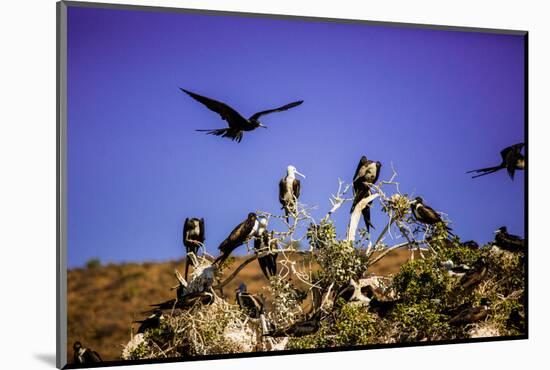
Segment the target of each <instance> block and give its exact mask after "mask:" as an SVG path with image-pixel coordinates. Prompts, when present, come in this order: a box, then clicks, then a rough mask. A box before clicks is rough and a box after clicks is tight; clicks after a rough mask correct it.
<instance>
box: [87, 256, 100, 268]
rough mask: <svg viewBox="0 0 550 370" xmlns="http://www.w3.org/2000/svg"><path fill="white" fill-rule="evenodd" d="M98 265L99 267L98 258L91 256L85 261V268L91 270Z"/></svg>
mask: <svg viewBox="0 0 550 370" xmlns="http://www.w3.org/2000/svg"><path fill="white" fill-rule="evenodd" d="M98 267H101V261H100V260H99V258H91V259H89V260H88V261H86V268H87V269H89V270H92V269H96V268H98Z"/></svg>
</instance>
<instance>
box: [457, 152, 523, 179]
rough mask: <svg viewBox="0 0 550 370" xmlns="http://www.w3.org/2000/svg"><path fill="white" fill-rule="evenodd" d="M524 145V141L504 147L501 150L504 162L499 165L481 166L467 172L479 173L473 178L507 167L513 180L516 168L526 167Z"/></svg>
mask: <svg viewBox="0 0 550 370" xmlns="http://www.w3.org/2000/svg"><path fill="white" fill-rule="evenodd" d="M524 146H525V144H524V143H519V144H514V145H512V146H509V147H507V148H504V149H503V150H502V151H501V152H500V156H501V157H502V162H501V163H500V164H499V165H498V166H494V167H486V168H480V169H478V170H472V171H468V172H466V173H472V172H475V173H477V174H478V175H474V176H472V178H473V179H475V178H476V177H480V176H485V175H489V174H491V173H493V172H497V171H499V170H502V169H504V168H506V170H507V171H508V175H510V178H511V179H512V180H513V179H514V174H515V172H516V170H523V169H525V157H524V156H523V154H521V150H522V149H523V147H524Z"/></svg>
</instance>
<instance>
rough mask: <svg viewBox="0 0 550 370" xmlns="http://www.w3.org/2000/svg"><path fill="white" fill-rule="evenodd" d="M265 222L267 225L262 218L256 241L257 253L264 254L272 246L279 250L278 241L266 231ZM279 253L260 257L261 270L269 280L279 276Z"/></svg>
mask: <svg viewBox="0 0 550 370" xmlns="http://www.w3.org/2000/svg"><path fill="white" fill-rule="evenodd" d="M263 221H265V222H266V223H267V220H266V219H265V218H260V221H259V224H260V227H259V229H258V232H257V234H258V236H256V238H255V239H254V249H255V250H256V253H264V252H266V251H267V250H269V249H270V248H271V247H272V246H274V247H275V248H277V241H276V240H274V239H273V238H272V236H271V237H270V234H269V232H268V231H267V230H266V228H265V225H264V224H263ZM277 256H278V254H277V253H269V254H267V255H265V256H262V257H258V263H259V265H260V269H262V272H263V273H264V276H265V277H266V278H267V279H269V278H270V277H271V276H275V275H277Z"/></svg>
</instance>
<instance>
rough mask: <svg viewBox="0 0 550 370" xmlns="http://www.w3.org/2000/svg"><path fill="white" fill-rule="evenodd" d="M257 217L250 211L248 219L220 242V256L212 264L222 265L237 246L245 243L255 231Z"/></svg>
mask: <svg viewBox="0 0 550 370" xmlns="http://www.w3.org/2000/svg"><path fill="white" fill-rule="evenodd" d="M256 220H257V217H256V214H255V213H252V212H251V213H249V214H248V217H247V218H246V220H244V221H243V222H241V223H240V224H239V225H237V227H235V228H234V229H233V231H231V233H230V234H229V236H228V237H227V238H226V239H225V240H224V241H223V242H222V243H221V244H220V246H219V247H218V249H219V250H220V253H221V254H220V256H219V257H218V258H216V260H215V261H214V262H213V263H212V264H216V263H219V264H220V265H221V264H222V263H223V261H225V260H226V259H227V257H229V255H230V254H231V252H233V251H234V250H235V249H236V248H237V247H239V246H240V245H242V244H244V243H245V242H246V241H247V240H248V238H249V237H251V236H252V233H253V232H254V225H255V223H256Z"/></svg>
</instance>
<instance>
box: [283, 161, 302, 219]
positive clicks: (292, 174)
mask: <svg viewBox="0 0 550 370" xmlns="http://www.w3.org/2000/svg"><path fill="white" fill-rule="evenodd" d="M296 175H298V176H302V177H304V178H305V176H304V175H303V174H301V173H300V172H298V170H296V167H294V166H288V167H287V169H286V176H285V177H283V178H282V179H281V181H279V202H280V203H281V208H282V209H283V210H284V211H285V216H286V221H287V222H289V216H290V215H291V214H295V213H296V212H297V208H296V207H297V202H298V198H300V189H301V183H300V180H298V179H297V178H296Z"/></svg>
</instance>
